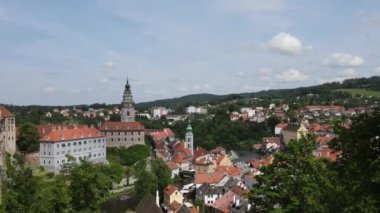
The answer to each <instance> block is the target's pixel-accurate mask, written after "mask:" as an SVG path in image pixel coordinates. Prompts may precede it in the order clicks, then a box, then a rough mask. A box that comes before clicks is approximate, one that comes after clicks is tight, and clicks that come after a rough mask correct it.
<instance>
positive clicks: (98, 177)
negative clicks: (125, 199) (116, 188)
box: [1, 155, 123, 213]
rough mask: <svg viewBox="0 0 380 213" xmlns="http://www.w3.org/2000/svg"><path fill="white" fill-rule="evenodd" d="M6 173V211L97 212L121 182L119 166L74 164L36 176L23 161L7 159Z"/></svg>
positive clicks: (4, 195)
mask: <svg viewBox="0 0 380 213" xmlns="http://www.w3.org/2000/svg"><path fill="white" fill-rule="evenodd" d="M6 161H7V174H6V177H7V178H6V179H5V180H4V181H3V183H2V184H3V193H2V195H3V196H2V205H1V208H2V210H3V211H5V212H43V213H45V212H46V213H48V212H94V211H96V210H97V209H98V208H99V204H100V203H99V202H100V201H101V199H102V198H103V197H105V196H106V195H107V194H109V190H110V189H111V187H112V183H113V182H115V183H118V182H120V180H121V178H122V176H123V169H122V168H121V166H120V165H110V166H108V165H93V164H90V163H88V162H86V161H82V162H81V163H80V164H76V163H73V162H71V163H70V165H69V166H67V168H68V169H69V171H68V172H67V173H65V174H60V175H57V176H55V177H54V175H52V174H51V173H41V174H39V175H37V174H34V172H35V171H37V170H36V169H32V168H30V167H28V166H26V165H24V162H23V158H22V157H21V156H19V155H16V157H15V158H14V159H12V158H11V157H9V156H7V160H6Z"/></svg>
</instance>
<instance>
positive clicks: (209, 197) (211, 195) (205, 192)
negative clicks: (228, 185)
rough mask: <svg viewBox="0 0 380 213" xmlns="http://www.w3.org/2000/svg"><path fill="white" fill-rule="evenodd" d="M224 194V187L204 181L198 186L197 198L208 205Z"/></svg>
mask: <svg viewBox="0 0 380 213" xmlns="http://www.w3.org/2000/svg"><path fill="white" fill-rule="evenodd" d="M223 194H224V189H223V187H221V186H215V185H210V184H209V183H204V184H202V185H201V186H200V187H199V188H197V190H196V195H195V199H196V200H202V201H203V202H204V204H206V205H211V204H213V203H214V202H215V201H216V200H217V199H218V198H219V197H221V196H223Z"/></svg>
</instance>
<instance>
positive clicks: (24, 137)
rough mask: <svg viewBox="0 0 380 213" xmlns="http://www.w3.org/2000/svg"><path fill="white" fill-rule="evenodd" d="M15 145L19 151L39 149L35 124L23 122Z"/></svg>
mask: <svg viewBox="0 0 380 213" xmlns="http://www.w3.org/2000/svg"><path fill="white" fill-rule="evenodd" d="M19 132H20V133H19V136H18V140H17V146H18V148H19V149H20V151H24V152H36V151H38V150H39V135H38V131H37V128H36V126H35V125H33V124H32V123H29V122H28V123H24V124H22V125H21V126H20V129H19Z"/></svg>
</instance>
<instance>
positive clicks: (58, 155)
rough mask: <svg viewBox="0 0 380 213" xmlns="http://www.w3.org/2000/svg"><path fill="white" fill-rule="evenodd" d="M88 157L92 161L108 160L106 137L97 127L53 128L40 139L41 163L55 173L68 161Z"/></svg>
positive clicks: (78, 160) (102, 161)
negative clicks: (71, 158)
mask: <svg viewBox="0 0 380 213" xmlns="http://www.w3.org/2000/svg"><path fill="white" fill-rule="evenodd" d="M68 156H72V157H74V159H75V161H76V162H80V159H87V160H88V161H89V162H91V163H104V162H106V137H105V135H104V134H103V133H102V132H100V131H99V130H97V129H95V128H87V127H86V128H73V129H67V128H64V129H52V130H51V131H50V132H49V133H47V134H45V135H43V136H42V138H41V139H40V165H41V166H43V167H44V168H45V169H46V170H48V171H52V172H54V173H55V174H57V173H59V172H60V171H61V169H62V166H63V165H64V164H65V163H68Z"/></svg>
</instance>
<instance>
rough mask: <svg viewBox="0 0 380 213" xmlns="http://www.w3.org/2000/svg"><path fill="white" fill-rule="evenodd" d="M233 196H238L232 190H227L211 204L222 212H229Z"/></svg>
mask: <svg viewBox="0 0 380 213" xmlns="http://www.w3.org/2000/svg"><path fill="white" fill-rule="evenodd" d="M234 196H235V198H236V199H238V198H239V197H238V195H237V194H236V193H234V192H233V191H229V192H227V193H226V194H224V195H223V196H222V197H220V198H219V199H217V200H216V201H215V202H214V203H213V204H212V205H211V206H212V207H213V208H215V209H218V210H219V211H221V212H223V213H229V212H230V208H231V206H232V203H233V200H234Z"/></svg>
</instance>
